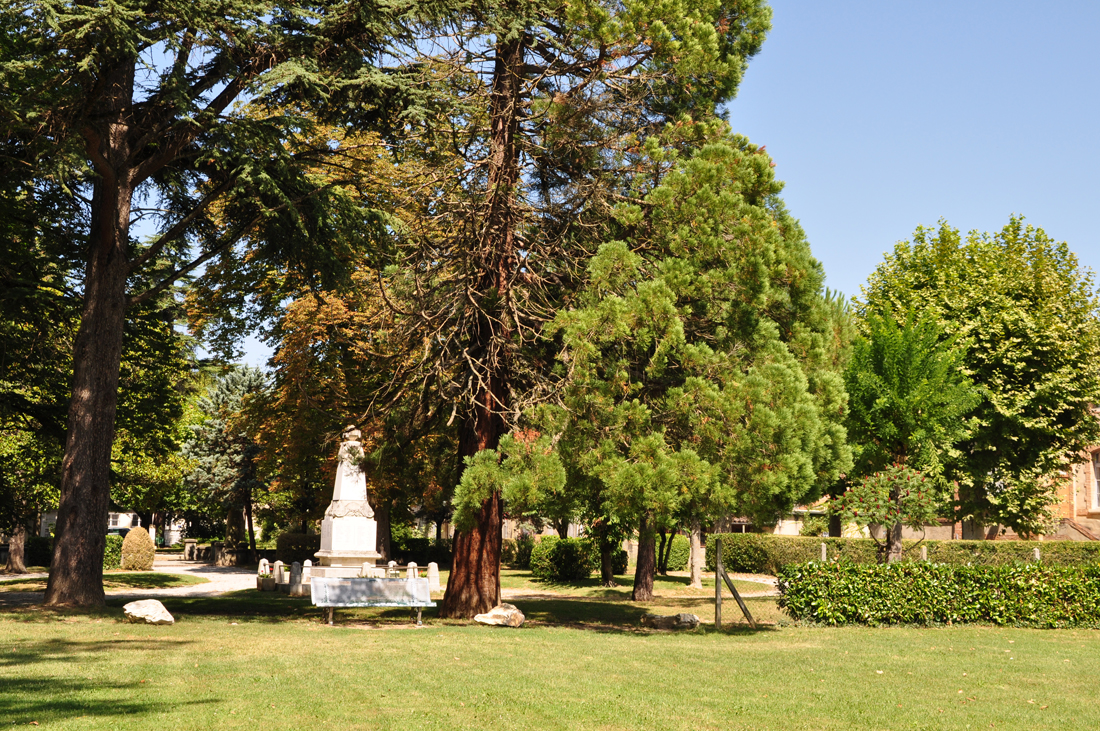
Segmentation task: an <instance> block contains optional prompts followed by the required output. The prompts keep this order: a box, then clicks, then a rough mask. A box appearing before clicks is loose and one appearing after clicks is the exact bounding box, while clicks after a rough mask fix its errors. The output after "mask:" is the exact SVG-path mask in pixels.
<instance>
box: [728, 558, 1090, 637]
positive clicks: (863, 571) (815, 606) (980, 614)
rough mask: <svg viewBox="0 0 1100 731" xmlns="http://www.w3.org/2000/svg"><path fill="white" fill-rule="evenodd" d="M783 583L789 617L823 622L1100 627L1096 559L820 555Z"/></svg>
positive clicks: (784, 575) (791, 569) (785, 575)
mask: <svg viewBox="0 0 1100 731" xmlns="http://www.w3.org/2000/svg"><path fill="white" fill-rule="evenodd" d="M723 563H724V562H723ZM779 589H780V592H781V595H780V598H779V606H780V607H782V608H783V609H784V610H785V611H786V612H787V614H789V615H790V616H791V617H792V618H794V619H800V620H807V621H811V622H820V623H823V624H835V625H841V624H870V625H879V624H946V623H967V622H978V623H990V624H997V625H1011V626H1016V627H1100V566H1095V565H1094V566H1080V567H1071V566H1047V565H1043V564H1041V563H1037V564H1036V563H1031V564H1026V563H1015V564H1006V565H1003V566H952V565H947V564H932V563H927V562H899V563H893V564H868V565H859V564H852V563H829V562H826V563H821V562H820V561H818V562H811V563H806V564H800V565H795V566H787V567H785V568H783V569H782V570H780V572H779Z"/></svg>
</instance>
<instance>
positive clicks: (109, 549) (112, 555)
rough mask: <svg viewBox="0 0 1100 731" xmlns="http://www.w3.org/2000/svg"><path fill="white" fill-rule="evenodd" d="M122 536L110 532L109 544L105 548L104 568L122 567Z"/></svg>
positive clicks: (106, 569)
mask: <svg viewBox="0 0 1100 731" xmlns="http://www.w3.org/2000/svg"><path fill="white" fill-rule="evenodd" d="M123 543H124V539H123V537H122V536H119V535H114V534H110V535H108V536H107V546H106V548H104V549H103V570H104V571H109V570H110V569H120V568H122V544H123Z"/></svg>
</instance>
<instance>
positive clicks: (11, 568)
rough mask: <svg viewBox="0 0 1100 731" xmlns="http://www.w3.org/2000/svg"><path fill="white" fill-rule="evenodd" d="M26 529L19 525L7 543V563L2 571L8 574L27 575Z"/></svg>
mask: <svg viewBox="0 0 1100 731" xmlns="http://www.w3.org/2000/svg"><path fill="white" fill-rule="evenodd" d="M26 548H27V527H26V526H25V525H22V524H19V525H16V526H15V530H14V531H12V534H11V540H10V541H8V563H7V565H6V566H5V567H4V570H5V571H7V572H8V573H9V574H25V573H27V564H26Z"/></svg>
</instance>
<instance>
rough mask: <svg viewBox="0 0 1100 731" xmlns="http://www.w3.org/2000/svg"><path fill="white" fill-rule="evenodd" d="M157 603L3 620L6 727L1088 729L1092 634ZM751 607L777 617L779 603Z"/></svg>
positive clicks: (29, 612)
mask: <svg viewBox="0 0 1100 731" xmlns="http://www.w3.org/2000/svg"><path fill="white" fill-rule="evenodd" d="M673 599H675V598H674V597H672V598H666V599H663V600H662V602H668V601H670V600H673ZM163 601H164V603H165V605H167V606H168V607H169V609H171V610H172V611H173V613H175V614H176V616H177V619H178V622H177V624H176V625H174V626H172V627H150V626H145V625H130V624H125V623H123V622H122V620H121V613H120V610H119V609H118V608H117V607H112V608H110V609H108V610H107V611H105V612H102V613H98V614H94V615H90V616H89V615H78V614H69V613H55V612H48V611H44V610H42V609H39V608H23V609H18V610H11V611H7V612H2V613H0V648H2V650H3V652H0V689H2V690H0V722H3V723H4V725H13V724H14V725H26V724H29V723H30V722H32V721H37V722H38V723H39V724H40V727H42V728H59V729H106V728H122V727H126V728H141V729H145V728H149V729H153V728H156V729H161V728H180V729H203V728H218V729H235V728H241V729H255V728H262V729H264V731H273V730H275V729H303V728H311V729H312V728H334V729H344V728H347V729H406V728H432V729H435V728H438V729H454V728H458V729H483V728H488V727H493V728H505V729H530V728H537V729H727V728H734V729H739V728H746V729H748V728H752V729H766V728H771V729H941V728H951V729H953V728H958V729H964V728H968V727H969V728H975V729H977V728H990V724H993V728H1002V729H1003V728H1018V729H1048V728H1050V729H1054V728H1064V729H1078V728H1090V727H1094V726H1095V725H1096V724H1097V723H1098V722H1100V708H1098V704H1097V703H1096V702H1095V697H1096V693H1095V686H1096V669H1097V666H1098V664H1097V661H1096V659H1095V658H1096V652H1097V649H1098V648H1100V642H1098V640H1100V633H1098V632H1095V631H1072V630H1059V631H1042V630H1013V629H997V628H989V627H944V628H935V629H917V628H882V629H870V628H865V627H858V628H843V629H826V628H819V627H801V626H792V625H782V626H778V627H776V626H773V627H770V628H767V629H762V630H760V631H756V632H752V631H749V630H747V629H744V628H738V629H733V630H731V631H726V632H715V631H714V630H713V628H704V629H702V630H699V631H695V632H690V633H669V632H645V631H641V630H639V629H637V624H636V622H635V621H634V620H635V619H636V617H637V616H638V615H639V614H640V613H641V612H642V611H644V610H645V609H647V608H650V607H644V608H643V607H633V606H631V605H630V604H629V603H628V602H622V601H617V600H608V599H605V598H599V599H574V600H564V599H558V600H530V601H517V604H519V605H520V607H521V608H522V609H523V610H524V611H525V612H527V614H528V616H529V617H530V618H531V621H530V622H529V623H528V625H526V626H524V627H522V628H520V629H518V630H512V629H505V628H491V627H481V626H473V625H470V624H468V623H460V622H440V621H439V620H435V619H432V618H431V617H428V618H427V624H426V626H425V627H423V628H420V629H413V628H411V627H409V626H408V624H407V623H408V616H409V615H408V613H407V612H406V611H403V610H390V611H386V612H379V611H350V610H349V611H345V612H342V613H341V614H339V615H338V623H339V624H338V626H336V627H331V628H330V627H327V626H324V625H322V624H321V623H320V622H319V621H318V618H319V612H318V610H316V609H314V608H313V607H311V606H310V605H309V603H308V601H305V600H298V599H291V598H289V597H285V596H283V595H281V594H274V593H264V594H260V593H257V592H254V591H245V592H236V593H234V594H230V595H225V596H223V597H221V598H193V599H187V598H172V599H164V600H163ZM681 601H682V600H681ZM662 602H658V603H657V604H661V603H662ZM750 602H751V604H752V605H753V607H754V611H759V613H760V614H762V615H763V614H767V610H766V605H769V604H770V605H771V606H772V615H771V616H773V617H776V616H778V615H777V614H776V613H774V602H773V600H771V599H765V598H761V599H754V600H750ZM116 603H117V602H116ZM694 609H698V607H697V606H696V607H694ZM727 611H728V610H727ZM960 691H961V692H960Z"/></svg>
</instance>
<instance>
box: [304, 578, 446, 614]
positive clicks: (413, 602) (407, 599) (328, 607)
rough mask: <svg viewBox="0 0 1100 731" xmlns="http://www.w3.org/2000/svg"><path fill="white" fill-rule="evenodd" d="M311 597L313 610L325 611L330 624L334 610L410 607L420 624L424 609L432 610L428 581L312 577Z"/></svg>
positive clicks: (432, 603) (433, 604) (432, 604)
mask: <svg viewBox="0 0 1100 731" xmlns="http://www.w3.org/2000/svg"><path fill="white" fill-rule="evenodd" d="M310 587H311V588H310V597H311V598H312V600H313V605H314V606H315V607H322V608H323V609H324V610H325V615H326V617H325V618H326V619H327V620H328V623H329V624H332V620H333V616H334V615H335V613H336V609H337V607H410V608H412V609H415V610H416V623H417V624H418V625H420V624H423V622H421V612H422V611H423V609H424V607H434V606H435V605H436V604H435V602H433V601H432V594H431V591H429V589H428V580H427V579H335V578H326V577H321V576H314V577H313V578H311V579H310Z"/></svg>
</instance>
